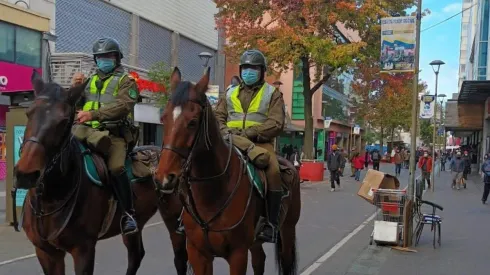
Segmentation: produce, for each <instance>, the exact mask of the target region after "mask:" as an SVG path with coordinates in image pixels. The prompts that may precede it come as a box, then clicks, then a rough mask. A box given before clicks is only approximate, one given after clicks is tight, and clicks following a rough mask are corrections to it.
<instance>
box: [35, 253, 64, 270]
mask: <svg viewBox="0 0 490 275" xmlns="http://www.w3.org/2000/svg"><path fill="white" fill-rule="evenodd" d="M65 255H66V252H64V251H61V250H57V249H54V248H53V249H52V250H51V251H50V252H49V253H47V252H45V251H43V250H41V249H40V248H39V247H36V256H37V259H38V260H39V263H40V264H41V267H42V269H43V272H44V274H49V275H65Z"/></svg>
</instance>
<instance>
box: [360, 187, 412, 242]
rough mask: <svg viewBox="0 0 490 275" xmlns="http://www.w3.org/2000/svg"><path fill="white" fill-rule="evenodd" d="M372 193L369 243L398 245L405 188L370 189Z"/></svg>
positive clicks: (405, 195) (400, 237) (401, 234)
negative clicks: (372, 212) (372, 214)
mask: <svg viewBox="0 0 490 275" xmlns="http://www.w3.org/2000/svg"><path fill="white" fill-rule="evenodd" d="M371 191H372V192H373V193H374V201H373V202H374V206H375V211H376V212H375V214H376V216H375V219H374V229H373V233H371V238H370V240H369V244H370V245H372V244H373V241H374V242H375V243H376V244H393V245H398V244H399V242H400V241H402V239H403V238H402V236H403V215H404V210H405V200H406V198H407V192H406V190H393V189H371Z"/></svg>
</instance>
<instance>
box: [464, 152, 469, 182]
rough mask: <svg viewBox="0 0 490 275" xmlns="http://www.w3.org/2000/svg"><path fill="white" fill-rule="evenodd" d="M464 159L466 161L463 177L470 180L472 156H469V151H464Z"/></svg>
mask: <svg viewBox="0 0 490 275" xmlns="http://www.w3.org/2000/svg"><path fill="white" fill-rule="evenodd" d="M463 161H464V171H463V178H464V179H465V180H468V174H471V157H470V156H469V154H468V151H464V156H463Z"/></svg>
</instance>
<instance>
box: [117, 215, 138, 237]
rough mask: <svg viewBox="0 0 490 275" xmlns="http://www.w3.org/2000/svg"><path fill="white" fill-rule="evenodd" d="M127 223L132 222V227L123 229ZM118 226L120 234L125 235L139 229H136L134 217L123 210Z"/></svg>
mask: <svg viewBox="0 0 490 275" xmlns="http://www.w3.org/2000/svg"><path fill="white" fill-rule="evenodd" d="M127 223H132V224H133V225H134V229H131V230H128V231H125V230H124V229H125V228H126V224H127ZM119 226H120V229H121V234H123V235H125V236H127V235H131V234H135V233H138V231H139V229H138V223H137V222H136V220H135V219H134V217H133V216H132V215H130V214H129V213H128V212H125V213H124V214H123V215H122V217H121V221H120V223H119Z"/></svg>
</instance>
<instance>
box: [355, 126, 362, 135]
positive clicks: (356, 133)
mask: <svg viewBox="0 0 490 275" xmlns="http://www.w3.org/2000/svg"><path fill="white" fill-rule="evenodd" d="M360 133H361V127H360V126H359V125H357V124H356V125H355V126H354V130H353V134H354V135H359V134H360Z"/></svg>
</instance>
